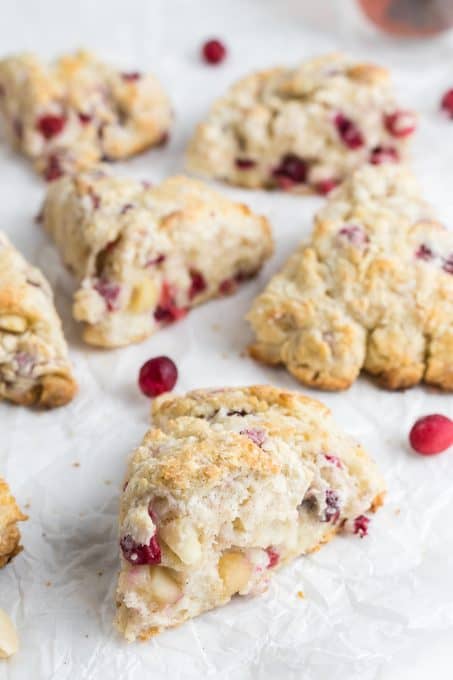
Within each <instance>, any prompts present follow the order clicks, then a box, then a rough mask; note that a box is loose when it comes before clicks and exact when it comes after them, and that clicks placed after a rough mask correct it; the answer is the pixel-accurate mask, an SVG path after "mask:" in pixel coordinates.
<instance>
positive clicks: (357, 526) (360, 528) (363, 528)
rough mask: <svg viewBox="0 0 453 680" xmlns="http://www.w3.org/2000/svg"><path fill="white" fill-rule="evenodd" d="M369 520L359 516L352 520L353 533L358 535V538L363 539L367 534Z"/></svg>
mask: <svg viewBox="0 0 453 680" xmlns="http://www.w3.org/2000/svg"><path fill="white" fill-rule="evenodd" d="M369 523H370V520H369V518H368V517H365V515H359V516H358V517H356V518H355V519H354V529H353V533H354V534H358V535H359V536H360V538H363V537H364V536H366V535H367V534H368V525H369Z"/></svg>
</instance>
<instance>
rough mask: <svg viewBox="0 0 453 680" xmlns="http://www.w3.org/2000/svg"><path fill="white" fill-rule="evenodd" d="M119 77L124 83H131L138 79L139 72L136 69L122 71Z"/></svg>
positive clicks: (139, 76)
mask: <svg viewBox="0 0 453 680" xmlns="http://www.w3.org/2000/svg"><path fill="white" fill-rule="evenodd" d="M121 78H122V79H123V80H125V81H126V83H133V82H135V81H136V80H140V78H141V73H139V72H138V71H131V72H130V73H122V74H121Z"/></svg>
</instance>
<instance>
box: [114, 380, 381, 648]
mask: <svg viewBox="0 0 453 680" xmlns="http://www.w3.org/2000/svg"><path fill="white" fill-rule="evenodd" d="M152 414H153V424H154V427H153V428H152V429H151V430H150V431H149V432H148V434H147V435H146V436H145V438H144V440H143V442H142V444H141V446H140V447H138V449H137V450H136V451H135V452H134V453H133V455H132V457H131V459H130V461H129V466H128V471H127V475H126V483H125V485H124V490H123V495H122V499H121V506H120V545H121V550H122V569H121V573H120V577H119V584H118V591H117V601H118V610H117V616H116V625H117V627H118V628H119V630H121V631H122V632H123V633H124V635H125V636H126V638H127V639H128V640H133V639H137V638H138V639H147V638H148V637H150V636H151V635H154V634H156V633H157V632H159V631H161V630H162V629H164V628H169V627H173V626H175V625H179V624H180V623H182V622H183V621H185V620H187V619H188V618H191V617H193V616H196V615H197V614H199V613H201V612H202V611H206V610H208V609H210V608H212V607H217V606H220V605H222V604H225V603H226V602H228V601H229V599H230V598H231V597H232V596H233V595H234V594H236V593H239V594H240V595H251V594H257V593H259V592H262V591H263V590H264V589H265V588H266V585H267V582H268V580H269V578H270V576H271V574H272V571H273V570H274V569H275V568H276V567H280V566H282V565H283V564H286V563H288V562H289V561H291V560H292V559H294V558H295V557H297V556H299V555H301V554H306V553H308V552H311V551H313V550H316V549H318V548H319V546H321V545H322V544H323V543H325V542H327V541H328V540H330V539H331V538H332V537H333V536H334V534H335V533H336V532H337V531H338V530H340V529H341V530H345V531H350V532H352V533H356V534H357V533H359V534H360V535H363V534H364V533H366V530H367V523H368V521H369V520H367V518H365V517H364V516H363V513H364V512H366V511H367V510H370V509H371V510H375V509H376V508H377V507H378V505H379V504H380V503H381V502H382V498H383V494H384V489H385V485H384V482H383V481H382V479H381V477H380V475H379V472H378V470H377V468H376V467H375V465H374V463H373V462H372V460H371V459H370V458H369V457H368V455H367V454H366V452H365V451H364V450H363V449H362V447H361V446H360V445H358V444H357V443H356V442H354V441H353V440H352V439H351V438H350V437H348V436H347V435H345V434H344V433H342V432H341V430H340V429H339V428H338V427H337V426H336V425H335V423H334V421H333V420H332V417H331V414H330V412H329V410H328V409H327V408H326V407H325V406H324V405H323V404H321V403H320V402H317V401H315V400H313V399H309V398H308V397H305V396H302V395H299V394H297V393H295V392H290V391H285V390H280V389H278V388H274V387H269V386H265V385H258V386H252V387H237V388H225V389H212V390H206V389H204V390H196V391H194V392H189V393H188V394H187V395H185V396H181V397H175V396H174V395H168V394H166V395H162V396H161V397H159V398H157V399H156V400H155V401H154V403H153V407H152Z"/></svg>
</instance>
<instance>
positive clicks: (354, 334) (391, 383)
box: [247, 165, 453, 390]
mask: <svg viewBox="0 0 453 680" xmlns="http://www.w3.org/2000/svg"><path fill="white" fill-rule="evenodd" d="M247 318H248V320H249V321H250V323H251V325H252V328H253V331H254V334H255V341H254V342H253V344H252V345H251V347H250V353H251V355H252V356H253V357H255V358H256V359H258V360H259V361H262V362H264V363H267V364H283V365H285V366H286V367H287V369H288V371H290V373H292V374H293V375H294V376H295V377H296V378H297V379H298V380H300V382H302V383H304V384H306V385H310V386H312V387H318V388H321V389H326V390H341V389H345V388H347V387H349V386H350V385H351V384H352V383H353V382H354V380H355V379H356V378H357V376H358V375H359V372H360V371H361V370H362V369H363V370H364V371H366V372H368V373H369V374H371V375H372V376H374V377H375V378H376V379H377V380H378V381H379V383H380V384H381V385H382V386H384V387H386V388H388V389H401V388H407V387H411V386H413V385H416V384H417V383H419V382H421V381H424V382H426V383H429V384H431V385H435V386H436V387H440V388H442V389H444V390H452V389H453V234H452V233H450V232H448V231H447V230H446V229H445V228H444V227H443V226H442V225H441V224H440V223H439V222H436V221H435V219H434V217H433V216H432V209H431V208H430V207H429V206H428V205H427V204H426V203H425V202H424V201H423V199H422V198H421V197H420V187H419V186H418V184H417V182H416V181H415V179H414V177H413V176H412V175H411V173H410V171H409V170H408V169H406V168H404V167H402V166H391V165H386V166H379V167H371V166H368V167H365V168H362V169H360V170H357V171H356V172H355V173H354V174H353V175H352V176H351V177H350V178H349V179H348V180H347V181H346V182H345V183H344V184H343V185H342V186H341V187H339V188H338V189H336V190H335V191H334V192H333V194H332V195H331V196H330V197H329V200H328V202H327V204H326V205H325V206H324V207H323V208H321V210H320V211H319V212H318V214H317V215H316V217H315V226H314V231H313V234H312V236H311V239H310V241H309V242H308V243H304V244H302V245H301V246H300V248H299V249H298V250H297V252H296V253H294V254H293V255H292V256H291V257H290V258H289V260H288V261H287V263H286V265H285V266H284V267H283V269H282V271H281V272H280V273H278V274H277V275H276V276H274V277H273V278H272V279H271V281H270V283H269V284H268V286H267V287H266V288H265V290H264V291H263V293H261V295H259V296H258V298H257V299H256V300H255V302H254V303H253V305H252V308H251V310H250V312H249V313H248V316H247Z"/></svg>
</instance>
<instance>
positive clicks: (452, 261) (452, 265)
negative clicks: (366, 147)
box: [442, 253, 453, 274]
mask: <svg viewBox="0 0 453 680" xmlns="http://www.w3.org/2000/svg"><path fill="white" fill-rule="evenodd" d="M442 269H443V270H444V272H447V274H453V253H452V254H451V255H449V256H448V257H446V258H445V260H444V263H443V265H442Z"/></svg>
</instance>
